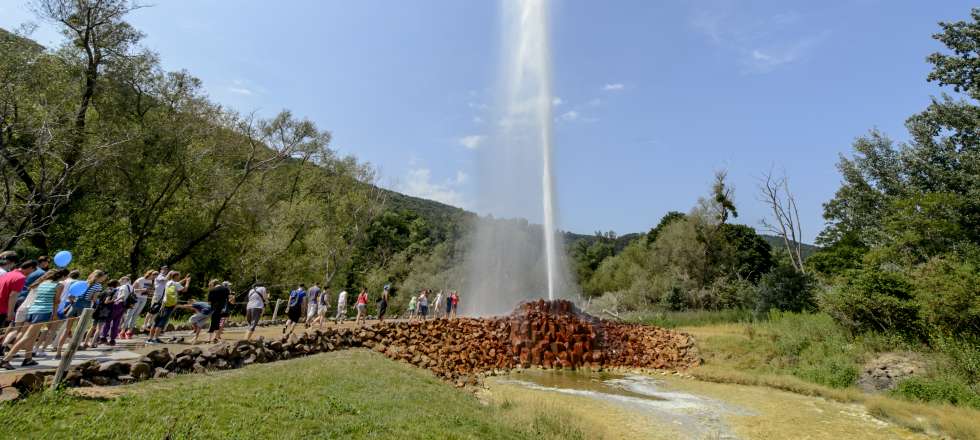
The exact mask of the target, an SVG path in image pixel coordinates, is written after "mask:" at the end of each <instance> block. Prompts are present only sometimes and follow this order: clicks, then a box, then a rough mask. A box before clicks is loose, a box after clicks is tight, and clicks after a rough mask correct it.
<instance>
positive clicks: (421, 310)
mask: <svg viewBox="0 0 980 440" xmlns="http://www.w3.org/2000/svg"><path fill="white" fill-rule="evenodd" d="M428 315H429V306H419V316H428Z"/></svg>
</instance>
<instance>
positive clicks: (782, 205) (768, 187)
mask: <svg viewBox="0 0 980 440" xmlns="http://www.w3.org/2000/svg"><path fill="white" fill-rule="evenodd" d="M759 188H760V191H761V193H762V194H761V199H762V202H763V203H765V204H766V205H768V206H769V209H770V210H771V211H772V215H773V218H774V219H775V224H774V223H771V222H769V221H766V220H765V219H763V220H762V226H763V227H764V228H766V230H767V231H769V232H770V233H774V234H776V235H778V236H779V237H780V238H782V239H783V246H785V248H786V252H787V253H788V254H789V259H790V264H792V266H793V268H795V269H796V270H797V271H799V272H800V273H806V266H804V265H803V244H802V243H801V242H802V240H803V225H802V224H801V223H800V211H799V209H797V207H796V198H795V197H793V193H792V192H791V191H790V190H789V179H788V178H787V177H786V176H785V175H783V176H782V177H779V178H776V177H774V176H773V172H772V170H770V171H769V172H768V173H766V175H765V176H764V177H763V179H762V183H761V184H760V185H759Z"/></svg>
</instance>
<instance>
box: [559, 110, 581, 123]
mask: <svg viewBox="0 0 980 440" xmlns="http://www.w3.org/2000/svg"><path fill="white" fill-rule="evenodd" d="M578 117H579V114H578V112H577V111H575V110H569V111H567V112H565V113H562V114H561V116H558V119H561V120H562V121H569V122H571V121H574V120H577V119H578Z"/></svg>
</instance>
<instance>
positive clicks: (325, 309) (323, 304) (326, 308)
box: [310, 289, 330, 330]
mask: <svg viewBox="0 0 980 440" xmlns="http://www.w3.org/2000/svg"><path fill="white" fill-rule="evenodd" d="M329 312H330V291H328V290H327V289H323V291H322V292H320V301H319V303H318V304H317V305H316V319H314V320H313V322H312V323H310V325H316V324H319V325H320V329H321V330H322V329H323V324H324V323H326V321H327V313H329Z"/></svg>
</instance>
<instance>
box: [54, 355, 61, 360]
mask: <svg viewBox="0 0 980 440" xmlns="http://www.w3.org/2000/svg"><path fill="white" fill-rule="evenodd" d="M54 360H56V361H60V360H61V353H58V354H56V355H54Z"/></svg>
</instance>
